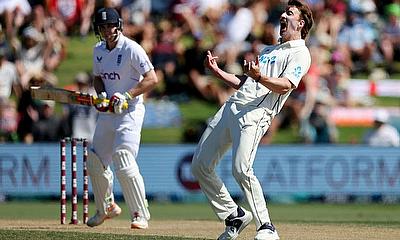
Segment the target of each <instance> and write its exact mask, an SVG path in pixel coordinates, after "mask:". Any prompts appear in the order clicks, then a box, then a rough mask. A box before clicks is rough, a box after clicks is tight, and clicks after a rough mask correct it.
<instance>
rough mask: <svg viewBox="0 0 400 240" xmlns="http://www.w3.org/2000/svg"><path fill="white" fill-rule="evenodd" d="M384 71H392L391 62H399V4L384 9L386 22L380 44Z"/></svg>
mask: <svg viewBox="0 0 400 240" xmlns="http://www.w3.org/2000/svg"><path fill="white" fill-rule="evenodd" d="M380 47H381V49H382V53H383V56H384V58H385V64H386V69H387V71H388V72H389V73H392V72H393V71H394V68H393V61H394V60H396V61H400V4H399V3H397V4H396V3H392V4H389V5H387V7H386V22H385V24H384V25H383V29H382V35H381V43H380Z"/></svg>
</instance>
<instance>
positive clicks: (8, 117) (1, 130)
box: [0, 98, 18, 143]
mask: <svg viewBox="0 0 400 240" xmlns="http://www.w3.org/2000/svg"><path fill="white" fill-rule="evenodd" d="M17 118H18V115H17V108H16V105H15V102H14V101H12V100H9V99H7V98H0V143H1V142H16V141H17V140H18V136H17V121H18V120H17Z"/></svg>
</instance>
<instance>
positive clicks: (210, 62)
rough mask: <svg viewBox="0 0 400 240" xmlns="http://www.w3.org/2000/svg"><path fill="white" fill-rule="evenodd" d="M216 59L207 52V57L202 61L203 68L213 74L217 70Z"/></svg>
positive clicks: (216, 57)
mask: <svg viewBox="0 0 400 240" xmlns="http://www.w3.org/2000/svg"><path fill="white" fill-rule="evenodd" d="M217 59H218V56H213V55H212V54H211V52H210V51H207V56H206V59H205V60H204V66H205V67H206V68H208V69H210V70H211V71H213V72H215V71H216V70H217V69H218V68H219V67H218V64H217Z"/></svg>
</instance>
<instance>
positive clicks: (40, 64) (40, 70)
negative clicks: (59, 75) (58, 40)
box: [16, 26, 59, 88]
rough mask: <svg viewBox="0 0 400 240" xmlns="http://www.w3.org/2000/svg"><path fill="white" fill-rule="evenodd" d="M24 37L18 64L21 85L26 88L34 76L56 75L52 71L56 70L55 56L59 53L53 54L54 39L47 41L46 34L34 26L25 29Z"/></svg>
mask: <svg viewBox="0 0 400 240" xmlns="http://www.w3.org/2000/svg"><path fill="white" fill-rule="evenodd" d="M22 37H23V40H22V47H21V49H20V51H19V54H18V60H17V61H16V66H17V71H18V73H19V75H20V77H21V85H22V87H23V88H26V87H27V85H28V83H29V80H30V79H31V78H32V77H35V76H48V77H50V76H54V75H53V74H52V73H51V72H50V71H52V70H54V69H55V67H56V65H57V63H54V61H56V60H55V59H54V57H56V58H57V57H58V56H59V55H58V56H57V55H53V53H54V52H53V49H52V47H53V46H54V42H53V41H51V40H52V39H50V40H49V41H45V38H44V35H43V34H42V33H41V32H39V31H38V30H37V29H36V28H34V27H32V26H29V27H27V28H25V29H24V30H23V32H22ZM58 62H59V61H58ZM53 78H54V77H53ZM48 79H49V78H48Z"/></svg>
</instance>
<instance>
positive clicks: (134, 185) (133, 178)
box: [113, 149, 150, 220]
mask: <svg viewBox="0 0 400 240" xmlns="http://www.w3.org/2000/svg"><path fill="white" fill-rule="evenodd" d="M113 161H114V169H115V173H116V174H117V177H118V180H119V183H120V185H121V188H122V192H123V194H124V199H125V202H126V204H127V205H128V207H129V211H130V214H131V217H132V219H133V218H134V217H135V212H138V213H139V214H140V216H143V217H145V218H146V219H147V220H149V219H150V212H149V210H148V209H147V207H148V203H147V200H146V194H145V188H144V182H143V177H142V175H140V172H139V167H138V165H137V163H136V161H135V158H134V157H133V154H132V153H131V152H130V151H129V150H127V149H119V150H117V152H116V153H115V154H114V155H113Z"/></svg>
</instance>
